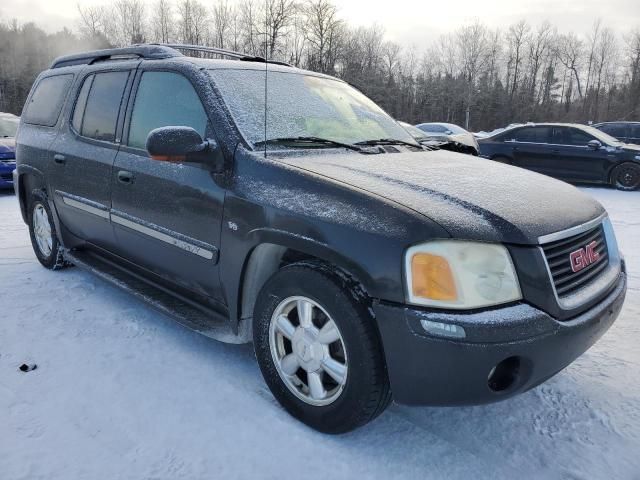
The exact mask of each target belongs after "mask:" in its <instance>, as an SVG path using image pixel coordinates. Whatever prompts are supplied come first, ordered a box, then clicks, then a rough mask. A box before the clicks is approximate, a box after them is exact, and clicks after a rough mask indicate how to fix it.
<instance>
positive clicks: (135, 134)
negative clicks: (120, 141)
mask: <svg viewBox="0 0 640 480" xmlns="http://www.w3.org/2000/svg"><path fill="white" fill-rule="evenodd" d="M167 126H184V127H191V128H193V129H194V130H195V131H196V132H198V133H199V134H200V136H201V137H204V136H205V131H206V128H207V115H206V113H205V110H204V107H203V106H202V102H200V98H198V94H197V93H196V91H195V90H194V88H193V86H192V85H191V82H189V80H187V79H186V78H185V77H183V76H182V75H180V74H177V73H172V72H145V73H143V74H142V79H141V80H140V85H139V86H138V93H137V94H136V100H135V103H134V106H133V112H132V113H131V126H130V127H129V141H128V144H129V146H131V147H135V148H142V149H144V148H145V146H146V143H147V135H149V132H150V131H151V130H153V129H155V128H159V127H167Z"/></svg>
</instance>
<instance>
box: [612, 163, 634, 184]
mask: <svg viewBox="0 0 640 480" xmlns="http://www.w3.org/2000/svg"><path fill="white" fill-rule="evenodd" d="M611 183H612V185H613V186H614V187H616V188H617V189H618V190H636V189H637V188H638V187H640V166H639V165H636V164H635V163H623V164H621V165H618V166H617V167H616V168H614V169H613V172H612V174H611Z"/></svg>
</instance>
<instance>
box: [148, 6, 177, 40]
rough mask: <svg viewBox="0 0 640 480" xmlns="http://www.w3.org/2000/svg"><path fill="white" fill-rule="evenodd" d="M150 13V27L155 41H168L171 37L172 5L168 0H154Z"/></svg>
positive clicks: (172, 22)
mask: <svg viewBox="0 0 640 480" xmlns="http://www.w3.org/2000/svg"><path fill="white" fill-rule="evenodd" d="M151 11H152V14H151V28H152V31H153V39H154V40H155V41H156V42H160V43H168V42H170V41H171V40H172V39H173V35H174V32H173V30H174V28H173V26H174V20H173V7H172V4H171V3H170V2H169V0H156V2H155V3H154V4H153V8H152V10H151Z"/></svg>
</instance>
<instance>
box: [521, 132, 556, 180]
mask: <svg viewBox="0 0 640 480" xmlns="http://www.w3.org/2000/svg"><path fill="white" fill-rule="evenodd" d="M550 138H551V129H550V128H549V127H547V126H530V127H523V128H520V129H518V130H516V131H515V132H514V137H513V138H512V139H511V145H512V148H513V164H514V165H515V166H518V167H522V168H526V169H529V170H533V171H534V172H540V173H544V174H547V175H553V174H554V172H553V160H554V159H553V155H552V154H551V148H550V147H549V140H550Z"/></svg>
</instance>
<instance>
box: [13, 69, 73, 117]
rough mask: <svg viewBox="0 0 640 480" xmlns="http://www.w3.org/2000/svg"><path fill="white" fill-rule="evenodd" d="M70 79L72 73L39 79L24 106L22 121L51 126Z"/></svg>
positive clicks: (58, 112) (59, 108)
mask: <svg viewBox="0 0 640 480" xmlns="http://www.w3.org/2000/svg"><path fill="white" fill-rule="evenodd" d="M71 80H73V75H56V76H53V77H47V78H43V79H42V80H40V82H39V83H38V86H37V87H36V89H35V91H34V92H33V95H32V96H31V100H30V101H29V104H28V105H27V106H26V107H25V112H24V115H23V116H24V121H25V122H26V123H32V124H35V125H44V126H46V127H53V126H54V125H55V124H56V122H57V121H58V117H59V116H60V110H62V105H63V104H64V99H65V97H66V94H67V90H68V89H69V85H71Z"/></svg>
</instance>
